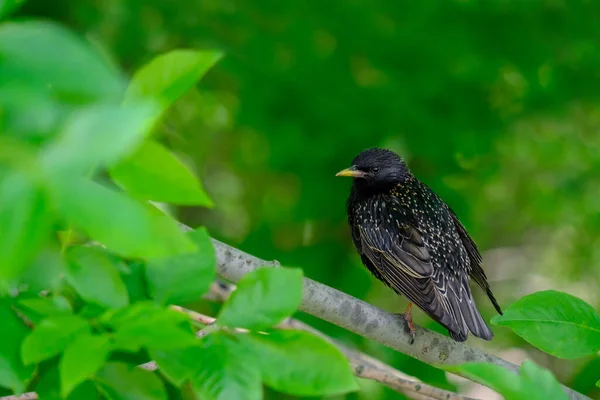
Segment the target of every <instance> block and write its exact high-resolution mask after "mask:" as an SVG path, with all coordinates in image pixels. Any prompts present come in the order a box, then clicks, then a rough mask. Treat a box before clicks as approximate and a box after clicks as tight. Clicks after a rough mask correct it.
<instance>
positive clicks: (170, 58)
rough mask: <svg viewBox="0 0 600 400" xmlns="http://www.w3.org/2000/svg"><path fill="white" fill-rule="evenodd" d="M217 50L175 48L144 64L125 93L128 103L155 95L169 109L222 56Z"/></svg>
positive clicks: (154, 97)
mask: <svg viewBox="0 0 600 400" xmlns="http://www.w3.org/2000/svg"><path fill="white" fill-rule="evenodd" d="M222 56H223V55H222V53H221V52H218V51H193V50H181V49H180V50H173V51H170V52H168V53H165V54H162V55H160V56H158V57H156V58H154V59H153V60H152V61H150V62H149V63H148V64H146V65H144V66H143V67H141V68H140V69H139V70H138V71H137V72H136V73H135V74H134V76H133V79H132V80H131V83H130V85H129V87H128V88H127V91H126V93H125V100H124V101H125V103H128V102H131V101H136V100H138V99H144V98H153V99H157V100H159V101H160V103H161V104H162V105H163V109H167V108H168V107H169V106H170V105H171V104H172V103H173V102H174V101H175V100H177V99H178V98H179V97H180V96H182V95H183V94H184V93H185V92H186V91H188V90H189V89H190V88H191V87H192V86H193V85H194V84H195V83H196V82H197V81H199V80H200V78H202V76H203V75H204V74H205V73H206V72H207V71H208V70H209V69H210V68H211V67H212V66H213V65H214V64H215V63H216V62H217V61H219V60H220V59H221V57H222Z"/></svg>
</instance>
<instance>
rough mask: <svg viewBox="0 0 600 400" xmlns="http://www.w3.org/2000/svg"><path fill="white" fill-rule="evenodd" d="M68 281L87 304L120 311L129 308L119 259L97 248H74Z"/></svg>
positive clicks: (70, 256)
mask: <svg viewBox="0 0 600 400" xmlns="http://www.w3.org/2000/svg"><path fill="white" fill-rule="evenodd" d="M66 259H67V267H66V271H65V274H66V277H67V281H68V282H69V283H70V284H71V285H72V286H73V287H74V288H75V290H77V293H79V295H80V296H81V297H82V298H83V299H84V300H86V301H89V302H93V303H95V304H98V305H101V306H104V307H108V308H119V307H124V306H126V305H127V304H129V296H128V294H127V288H126V287H125V284H124V283H123V281H122V280H121V275H120V274H119V270H118V267H117V265H116V264H117V262H118V260H116V259H115V258H113V257H111V255H110V254H108V253H106V251H104V250H102V249H99V248H95V247H84V246H76V247H71V248H69V250H68V251H67V254H66Z"/></svg>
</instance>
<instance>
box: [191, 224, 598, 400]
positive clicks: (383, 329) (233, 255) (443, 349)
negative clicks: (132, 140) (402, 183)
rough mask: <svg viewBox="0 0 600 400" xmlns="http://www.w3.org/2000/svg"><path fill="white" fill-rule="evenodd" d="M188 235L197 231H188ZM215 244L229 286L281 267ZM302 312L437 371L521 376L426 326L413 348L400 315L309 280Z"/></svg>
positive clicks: (513, 367) (570, 392)
mask: <svg viewBox="0 0 600 400" xmlns="http://www.w3.org/2000/svg"><path fill="white" fill-rule="evenodd" d="M184 229H186V230H189V229H191V228H189V227H187V226H186V227H185V228H184ZM212 241H213V246H214V248H215V254H216V257H217V272H218V274H219V275H220V276H221V277H223V278H224V279H226V280H229V281H232V282H237V281H239V280H240V279H241V278H242V277H243V276H244V275H245V274H247V273H249V272H251V271H254V270H256V269H258V268H263V267H270V268H278V267H281V265H280V264H279V262H277V261H265V260H261V259H260V258H257V257H255V256H252V255H250V254H247V253H245V252H243V251H241V250H238V249H236V248H234V247H231V246H229V245H227V244H225V243H222V242H220V241H218V240H216V239H213V240H212ZM300 309H301V310H302V311H304V312H306V313H308V314H311V315H313V316H315V317H318V318H320V319H323V320H325V321H328V322H330V323H332V324H335V325H337V326H339V327H342V328H344V329H347V330H349V331H351V332H354V333H356V334H357V335H360V336H363V337H365V338H368V339H371V340H374V341H376V342H377V343H380V344H383V345H384V346H387V347H389V348H391V349H393V350H396V351H399V352H401V353H404V354H407V355H409V356H411V357H414V358H416V359H418V360H421V361H423V362H425V363H427V364H430V365H433V366H438V367H441V366H444V365H458V364H463V363H466V362H486V363H492V364H495V365H499V366H501V367H503V368H506V369H508V370H510V371H513V372H515V373H518V371H519V367H518V366H517V365H515V364H512V363H510V362H508V361H506V360H504V359H502V358H500V357H497V356H494V355H492V354H488V353H486V352H484V351H482V350H479V349H475V348H472V347H469V346H468V345H467V344H466V343H459V342H455V341H454V340H452V339H451V338H450V337H447V336H444V335H441V334H439V333H437V332H433V331H430V330H428V329H425V328H422V327H420V326H415V328H416V336H415V341H414V343H413V344H410V341H411V338H410V335H409V334H408V333H407V332H406V330H405V327H404V321H403V320H402V319H401V318H399V317H398V316H397V315H395V314H392V313H389V312H387V311H384V310H382V309H380V308H378V307H375V306H374V305H371V304H368V303H366V302H364V301H362V300H359V299H357V298H354V297H352V296H350V295H348V294H346V293H343V292H340V291H339V290H336V289H334V288H331V287H329V286H326V285H324V284H322V283H319V282H315V281H313V280H312V279H309V278H304V297H303V299H302V305H301V306H300ZM563 390H564V391H565V393H566V394H567V395H568V396H569V398H570V399H577V400H582V399H589V397H587V396H584V395H583V394H581V393H578V392H576V391H574V390H572V389H570V388H568V387H566V386H563Z"/></svg>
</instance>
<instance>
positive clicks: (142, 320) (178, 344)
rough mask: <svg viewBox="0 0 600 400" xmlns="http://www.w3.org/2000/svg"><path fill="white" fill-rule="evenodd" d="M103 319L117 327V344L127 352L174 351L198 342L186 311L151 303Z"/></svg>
mask: <svg viewBox="0 0 600 400" xmlns="http://www.w3.org/2000/svg"><path fill="white" fill-rule="evenodd" d="M101 321H102V322H103V323H106V324H107V325H110V326H111V327H112V328H113V329H114V330H115V333H114V342H115V347H117V348H119V349H123V350H126V351H137V350H139V348H140V347H146V348H149V349H163V350H171V349H179V348H184V347H189V346H194V345H196V344H197V340H196V337H195V335H194V332H193V331H192V330H191V326H190V321H189V318H188V317H187V316H186V315H185V314H183V313H179V312H177V311H174V310H171V309H168V308H163V307H159V306H157V305H155V304H151V303H137V304H134V305H133V306H129V307H126V308H124V309H121V310H116V311H114V312H111V313H107V314H105V315H104V316H103V317H102V318H101Z"/></svg>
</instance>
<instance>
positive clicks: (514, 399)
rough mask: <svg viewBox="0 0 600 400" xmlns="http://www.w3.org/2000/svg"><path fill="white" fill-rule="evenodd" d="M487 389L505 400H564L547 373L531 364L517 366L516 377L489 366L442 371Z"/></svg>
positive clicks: (555, 381) (562, 393)
mask: <svg viewBox="0 0 600 400" xmlns="http://www.w3.org/2000/svg"><path fill="white" fill-rule="evenodd" d="M446 369H447V370H449V371H453V372H459V373H461V374H462V375H463V376H465V377H467V378H469V379H472V380H474V381H476V382H479V383H481V384H483V385H485V386H488V387H490V388H492V389H494V390H495V391H497V392H498V393H500V394H501V395H502V396H504V398H505V399H506V400H522V399H528V400H567V399H568V396H567V395H566V393H565V392H564V391H563V389H562V387H561V386H560V384H559V383H558V381H557V380H556V378H554V376H553V375H552V374H551V373H550V371H548V370H546V369H544V368H542V367H539V366H537V365H536V364H535V363H533V362H531V361H525V362H524V363H523V365H522V366H521V370H520V375H517V374H515V373H514V372H511V371H509V370H507V369H505V368H502V367H500V366H497V365H493V364H485V363H467V364H462V365H458V366H453V367H447V368H446Z"/></svg>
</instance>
